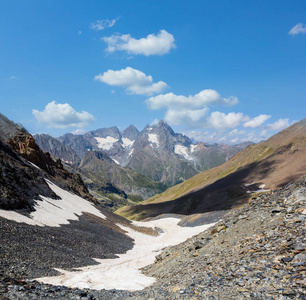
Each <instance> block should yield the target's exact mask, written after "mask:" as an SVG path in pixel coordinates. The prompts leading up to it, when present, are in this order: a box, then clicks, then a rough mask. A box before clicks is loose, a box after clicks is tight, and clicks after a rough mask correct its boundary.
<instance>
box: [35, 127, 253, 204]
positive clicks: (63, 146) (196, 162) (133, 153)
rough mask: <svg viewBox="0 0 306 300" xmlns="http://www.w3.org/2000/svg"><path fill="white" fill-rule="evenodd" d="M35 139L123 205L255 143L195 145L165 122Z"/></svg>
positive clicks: (102, 196) (102, 193)
mask: <svg viewBox="0 0 306 300" xmlns="http://www.w3.org/2000/svg"><path fill="white" fill-rule="evenodd" d="M34 138H35V141H36V143H37V144H38V145H39V146H40V147H41V148H42V149H43V150H44V151H48V152H49V153H51V155H52V157H54V158H56V159H61V160H62V162H63V163H64V164H65V165H66V167H67V168H68V169H70V170H72V171H74V172H78V173H79V174H80V175H81V176H82V178H83V180H84V181H85V183H86V184H87V186H88V188H89V189H90V190H91V192H92V193H94V195H95V196H96V197H98V198H99V199H100V200H101V201H104V202H105V201H106V202H105V203H108V204H109V205H110V206H113V205H115V207H117V206H116V204H115V203H114V201H115V202H120V204H122V203H127V201H128V200H131V201H132V202H133V201H134V200H141V199H142V198H144V199H147V198H149V197H152V196H154V195H155V194H157V193H161V192H163V191H164V190H165V189H166V188H167V187H171V186H173V185H175V184H177V183H180V182H182V181H184V180H186V179H188V178H190V177H192V176H193V175H195V174H198V173H199V172H201V171H203V170H207V169H210V168H212V167H215V166H218V165H220V164H222V163H224V162H226V161H227V160H229V159H230V158H231V157H232V156H233V155H234V154H236V153H237V152H239V151H241V150H242V149H244V148H245V147H246V146H248V145H249V144H251V143H243V144H239V145H234V146H231V145H225V144H213V145H208V144H205V143H197V144H195V143H193V142H192V141H191V140H190V139H189V138H188V137H187V136H185V135H182V134H178V133H175V132H174V131H173V130H172V128H171V127H170V126H169V125H168V124H167V123H166V122H164V121H160V122H159V123H158V124H155V125H147V126H146V127H145V128H144V129H143V130H142V131H141V132H139V131H138V130H137V128H136V127H135V126H133V125H130V126H129V127H128V128H126V129H125V130H123V131H120V130H119V129H118V128H117V127H110V128H102V129H97V130H93V131H90V132H87V133H85V134H82V135H74V134H72V133H67V134H65V135H63V136H61V137H59V138H53V137H51V136H49V135H45V134H40V135H35V136H34ZM139 196H140V198H139ZM113 197H115V199H114V198H113ZM110 198H112V199H110Z"/></svg>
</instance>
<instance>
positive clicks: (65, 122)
mask: <svg viewBox="0 0 306 300" xmlns="http://www.w3.org/2000/svg"><path fill="white" fill-rule="evenodd" d="M32 113H33V115H34V116H35V118H36V119H37V121H38V122H39V123H42V124H45V125H47V126H48V127H52V128H68V127H84V126H86V125H88V124H89V123H91V122H93V121H94V117H93V116H92V115H91V114H90V113H88V112H86V111H82V112H77V111H75V110H74V109H73V108H72V107H71V106H70V105H69V104H68V103H64V104H60V103H58V104H57V103H56V102H55V101H52V102H50V103H48V104H47V105H46V107H45V109H44V110H43V111H38V110H36V109H33V110H32Z"/></svg>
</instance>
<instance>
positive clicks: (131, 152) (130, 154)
mask: <svg viewBox="0 0 306 300" xmlns="http://www.w3.org/2000/svg"><path fill="white" fill-rule="evenodd" d="M133 152H134V149H132V150H131V151H130V153H129V155H128V157H130V156H132V154H133Z"/></svg>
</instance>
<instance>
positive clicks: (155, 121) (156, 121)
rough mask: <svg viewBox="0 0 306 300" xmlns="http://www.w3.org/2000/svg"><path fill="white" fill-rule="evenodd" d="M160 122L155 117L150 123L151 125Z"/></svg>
mask: <svg viewBox="0 0 306 300" xmlns="http://www.w3.org/2000/svg"><path fill="white" fill-rule="evenodd" d="M158 123H159V120H158V119H154V120H153V122H152V123H151V124H150V125H151V126H154V125H157V124H158Z"/></svg>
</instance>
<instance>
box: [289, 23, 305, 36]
mask: <svg viewBox="0 0 306 300" xmlns="http://www.w3.org/2000/svg"><path fill="white" fill-rule="evenodd" d="M288 34H290V35H297V34H306V27H305V25H304V24H302V23H298V24H296V25H295V26H294V27H293V28H291V30H290V31H289V33H288Z"/></svg>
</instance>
